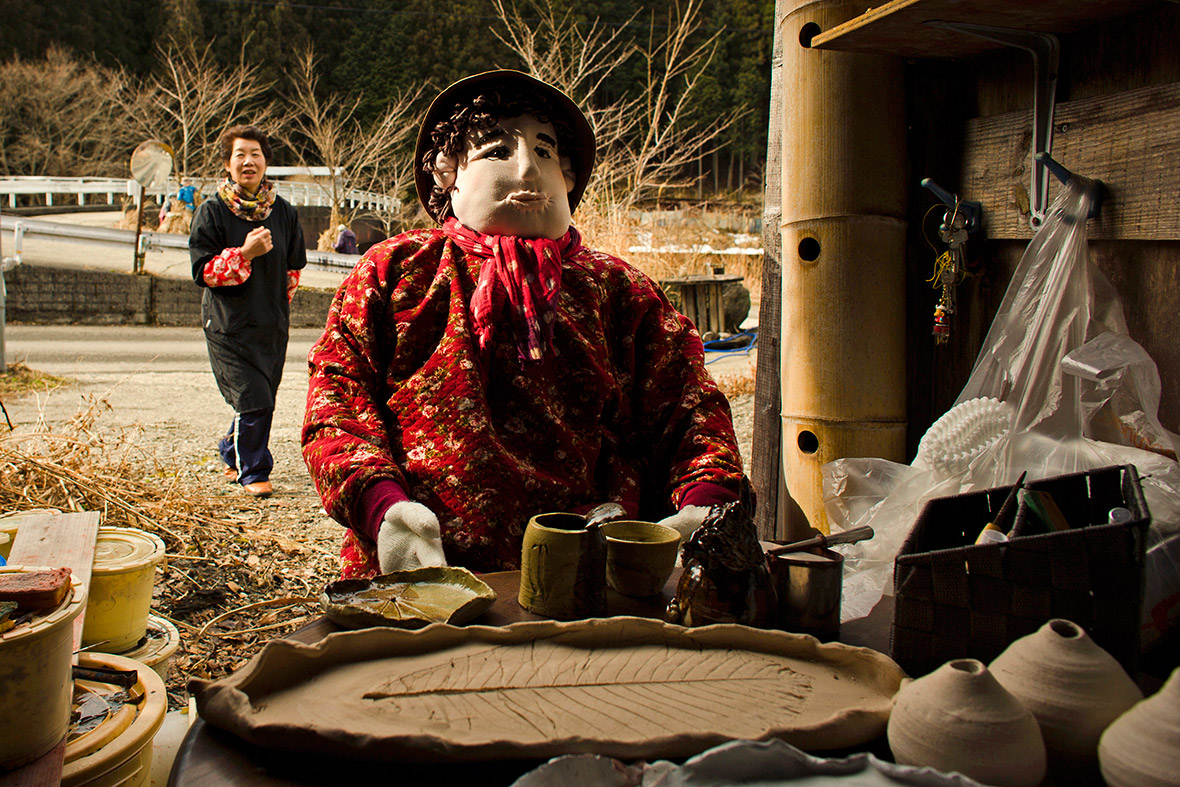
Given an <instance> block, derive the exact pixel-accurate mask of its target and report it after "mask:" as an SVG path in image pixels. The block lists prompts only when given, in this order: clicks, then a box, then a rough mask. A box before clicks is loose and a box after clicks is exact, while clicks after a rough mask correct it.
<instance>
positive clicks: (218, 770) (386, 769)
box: [168, 569, 891, 787]
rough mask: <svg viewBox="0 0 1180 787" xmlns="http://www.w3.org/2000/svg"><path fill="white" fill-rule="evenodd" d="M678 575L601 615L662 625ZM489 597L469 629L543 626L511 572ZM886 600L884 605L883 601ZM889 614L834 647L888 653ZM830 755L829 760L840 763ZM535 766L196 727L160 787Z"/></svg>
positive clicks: (489, 773)
mask: <svg viewBox="0 0 1180 787" xmlns="http://www.w3.org/2000/svg"><path fill="white" fill-rule="evenodd" d="M679 576H680V569H676V570H675V571H674V572H673V574H672V577H671V578H670V579H669V580H668V583H667V584H666V585H665V586H664V590H663V592H662V593H661V594H660V595H658V596H651V597H649V598H631V597H628V596H623V595H620V594H618V593H615V592H614V591H613V590H610V589H607V613H608V614H609V615H611V616H622V615H630V616H635V617H644V618H657V619H662V618H663V616H664V609H665V608H666V607H667V606H668V602H669V601H671V599H672V596H673V594H674V593H675V591H676V583H677V581H678V580H679ZM480 579H482V580H483V581H484V582H486V583H487V584H488V585H489V586H491V588H492V589H493V590H495V591H496V597H497V598H496V602H495V604H493V605H492V608H491V609H489V610H488V611H487V612H486V613H484V614H483V615H482V616H480V617H479V618H478V619H477V620H475V621H473V622H472V625H481V626H506V625H508V624H510V623H517V622H520V621H524V620H544V619H545V618H542V617H540V616H538V615H534V614H532V613H531V612H528V611H527V610H524V609H522V608H521V607H520V605H519V604H518V603H517V601H516V594H517V590H518V589H519V587H520V572H519V571H502V572H497V573H493V574H482V575H481V576H480ZM887 600H889V599H888V597H887ZM890 614H891V612H890V610H889V609H886V608H884V606H883V605H878V608H876V609H874V610H873V613H872V614H871V615H869V616H868V617H866V618H862V619H861V620H857V621H849V622H848V623H846V624H845V625H844V626H842V627H841V636H840V641H841V642H845V643H846V644H850V645H861V646H865V647H872V648H873V649H874V650H881V651H884V652H888V649H889V620H890ZM340 630H341V629H340V627H339V626H337V625H336V624H335V623H333V622H332V621H330V620H328V619H327V618H320V619H319V620H316V621H315V622H313V623H311V624H309V625H307V626H305V627H303V628H302V629H300V630H298V631H296V632H294V633H293V634H291V635H290V636H289V637H288V639H293V640H296V641H299V642H307V643H313V642H318V641H319V640H321V639H323V638H324V637H326V636H327V635H328V634H331V633H333V632H336V631H340ZM883 746H884V743H883V742H882V741H878V742H874V743H873V744H872V745H870V746H868V747H865V748H866V749H869V750H871V751H873V752H874V753H875V754H877V755H878V756H882V755H886V756H887V749H883V748H882V747H883ZM840 754H841V753H835V754H834V756H840ZM541 763H542V761H540V760H528V761H521V760H505V761H498V762H488V763H463V764H449V763H436V764H429V765H416V764H407V763H396V764H392V763H365V762H356V761H351V760H341V759H337V758H331V757H321V756H318V755H300V756H296V755H294V754H292V753H290V752H276V751H270V750H266V749H262V748H259V747H257V746H253V745H251V744H248V743H246V742H245V741H243V740H241V739H240V738H238V737H237V736H235V735H232V734H230V733H227V732H223V731H222V730H218V729H216V728H214V727H212V726H210V725H208V724H206V723H205V722H204V720H202V719H199V718H198V719H197V720H196V721H194V722H193V725H192V727H191V728H190V729H189V731H188V734H187V735H185V738H184V741H183V742H182V743H181V745H180V749H179V751H178V752H177V755H176V761H175V763H174V764H173V766H172V775H171V777H170V778H169V781H168V784H169V785H171V786H172V787H197V786H198V785H201V786H207V785H260V786H261V787H269V786H270V785H293V784H295V785H298V784H309V785H310V784H316V785H320V784H332V783H337V782H342V781H344V780H348V781H350V782H353V783H358V784H366V783H367V782H369V781H370V780H381V781H382V782H387V781H389V780H390V779H391V778H392V779H394V780H395V781H396V783H397V784H402V785H413V784H423V785H426V784H430V785H434V784H462V783H465V782H471V783H478V784H479V785H480V787H488V786H490V785H500V784H505V785H507V784H511V783H512V782H514V781H515V780H516V779H518V778H519V777H520V776H521V775H522V774H524V773H526V772H528V771H530V770H532V769H533V768H536V767H537V766H539V765H541Z"/></svg>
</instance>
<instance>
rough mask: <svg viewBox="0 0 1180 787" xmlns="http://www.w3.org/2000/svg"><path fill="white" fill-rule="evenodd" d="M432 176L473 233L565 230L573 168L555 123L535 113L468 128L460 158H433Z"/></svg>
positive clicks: (544, 234) (553, 233)
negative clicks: (559, 143)
mask: <svg viewBox="0 0 1180 787" xmlns="http://www.w3.org/2000/svg"><path fill="white" fill-rule="evenodd" d="M434 179H435V182H436V183H437V184H438V185H440V186H442V187H443V188H444V189H447V190H449V192H450V195H451V210H452V211H453V212H454V214H455V218H457V219H458V220H459V221H460V222H461V223H462V224H464V225H466V226H467V227H470V228H471V229H473V230H475V231H477V232H482V233H485V234H488V235H515V236H518V237H521V238H550V239H553V240H556V239H557V238H560V237H561V236H562V235H564V234H565V232H566V230H567V229H569V225H570V206H569V192H570V190H571V189H573V187H574V172H573V167H572V165H571V163H570V159H569V157H562V156H561V155H560V152H559V151H558V149H557V132H556V131H554V128H553V124H552V123H543V122H541V121H540V120H538V119H537V118H536V117H535V116H533V115H521V116H520V117H515V118H502V119H500V120H499V121H498V122H497V123H496V125H494V126H493V127H492V128H490V129H486V130H485V129H473V130H471V131H470V132H468V134H467V139H466V145H465V148H464V152H463V155H462V156H460V157H459V160H458V161H456V160H454V159H453V158H451V157H448V156H445V155H443V154H439V156H438V157H437V158H436V159H435V172H434Z"/></svg>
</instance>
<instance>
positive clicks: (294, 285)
mask: <svg viewBox="0 0 1180 787" xmlns="http://www.w3.org/2000/svg"><path fill="white" fill-rule="evenodd" d="M302 272H303V271H287V303H290V302H291V299H292V298H294V297H295V290H297V289H299V275H300V274H301V273H302Z"/></svg>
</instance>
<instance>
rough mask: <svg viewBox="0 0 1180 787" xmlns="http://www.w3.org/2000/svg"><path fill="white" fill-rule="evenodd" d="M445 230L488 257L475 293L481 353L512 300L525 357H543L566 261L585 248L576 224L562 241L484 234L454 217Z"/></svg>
mask: <svg viewBox="0 0 1180 787" xmlns="http://www.w3.org/2000/svg"><path fill="white" fill-rule="evenodd" d="M443 232H445V233H446V235H447V237H448V238H450V239H451V240H453V241H455V243H457V244H458V245H459V248H461V249H463V251H465V252H467V253H468V254H474V255H475V256H476V257H481V258H483V260H484V264H483V266H482V267H481V268H480V271H479V281H477V282H476V284H475V292H474V293H473V294H472V296H471V323H472V325H473V326H474V328H475V334H476V336H477V337H478V338H479V348H480V351H481V352H487V351H488V350H489V349H490V348H491V344H492V333H493V331H494V330H495V320H496V317H497V315H498V314H499V313H500V311H501V310H502V309H503V308H504V302H505V300H507V302H508V319H509V320H510V323H511V325H512V330H513V333H514V334H515V336H516V348H517V351H518V352H519V353H520V359H521V361H526V360H529V361H539V360H540V359H541V357H542V356H543V355H544V354H545V349H546V348H547V347H548V346H549V343H550V342H551V341H552V339H553V310H554V302H555V301H556V300H557V292H558V290H560V289H561V260H562V258H563V257H568V256H570V255H572V254H574V253H575V252H576V251H577V250H578V249H580V248H581V247H582V238H581V236H580V235H579V234H578V231H577V230H576V229H574V228H573V227H570V228H569V231H568V232H567V233H566V234H565V235H562V236H561V237H560V238H558V239H557V240H550V239H548V238H518V237H515V236H513V235H484V234H482V233H479V232H476V231H475V230H473V229H470V228H468V227H465V226H463V225H462V224H460V223H459V220H458V219H456V218H455V217H454V216H452V217H450V218H448V219H447V220H446V222H444V223H443Z"/></svg>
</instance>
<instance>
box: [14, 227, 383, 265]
mask: <svg viewBox="0 0 1180 787" xmlns="http://www.w3.org/2000/svg"><path fill="white" fill-rule="evenodd" d="M0 229H4V230H9V231H11V232H12V235H13V246H14V249H13V256H12V260H13V262H14V263H15V264H17V265H19V264H20V263H21V253H22V251H23V245H24V237H25V236H26V235H42V236H45V237H51V238H60V239H62V240H67V241H77V242H83V243H116V244H121V245H124V246H134V245H135V232H134V231H133V230H119V229H115V228H113V227H84V226H79V225H75V224H62V223H61V222H58V221H47V220H45V219H29V218H24V217H18V216H0ZM140 242H141V243H143V244H144V250H145V251H146V250H149V249H187V248H188V236H187V235H178V234H176V233H171V232H152V231H150V230H145V231H143V232H142V233H140ZM358 259H360V258H359V257H357V255H355V254H337V253H336V252H334V251H315V250H313V249H308V251H307V264H308V265H310V266H312V267H313V268H317V269H319V270H327V271H339V270H342V269H343V270H351V269H352V267H353V266H354V265H356V261H357V260H358Z"/></svg>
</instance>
